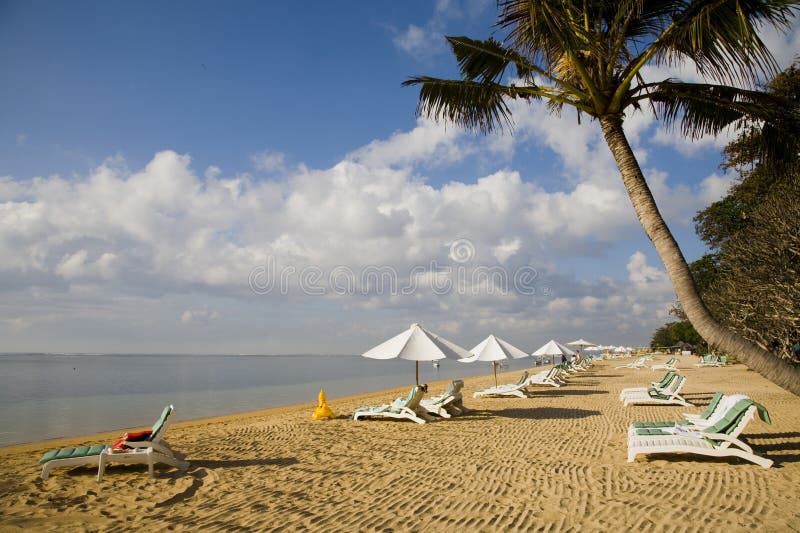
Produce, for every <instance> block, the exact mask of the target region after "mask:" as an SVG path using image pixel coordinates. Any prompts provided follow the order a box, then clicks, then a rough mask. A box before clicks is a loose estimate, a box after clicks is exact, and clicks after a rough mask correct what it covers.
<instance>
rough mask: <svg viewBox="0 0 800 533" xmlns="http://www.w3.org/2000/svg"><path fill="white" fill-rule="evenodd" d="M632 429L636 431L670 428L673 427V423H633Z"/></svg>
mask: <svg viewBox="0 0 800 533" xmlns="http://www.w3.org/2000/svg"><path fill="white" fill-rule="evenodd" d="M633 427H635V428H636V429H652V428H671V427H675V422H665V421H661V422H634V423H633Z"/></svg>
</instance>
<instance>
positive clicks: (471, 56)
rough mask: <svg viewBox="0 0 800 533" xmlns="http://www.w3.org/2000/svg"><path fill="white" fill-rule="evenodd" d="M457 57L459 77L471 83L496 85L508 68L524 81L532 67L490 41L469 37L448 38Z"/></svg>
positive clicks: (507, 49) (517, 55)
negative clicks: (513, 69) (512, 69)
mask: <svg viewBox="0 0 800 533" xmlns="http://www.w3.org/2000/svg"><path fill="white" fill-rule="evenodd" d="M447 42H448V43H450V47H451V48H452V50H453V54H454V55H455V56H456V61H458V66H459V68H460V69H461V76H462V77H463V78H464V79H465V80H470V81H480V82H484V81H488V82H499V81H500V79H501V78H502V76H503V73H504V72H505V70H506V68H508V67H509V65H512V64H513V65H514V66H515V67H516V73H517V76H518V77H519V78H523V79H527V78H529V77H530V75H531V73H532V72H533V71H534V70H535V68H536V67H535V66H533V65H531V64H530V63H528V61H527V60H526V59H525V58H524V57H522V56H521V55H520V54H518V53H516V52H515V51H514V50H512V49H510V48H506V47H504V46H503V45H502V44H500V43H499V42H497V41H495V40H494V39H492V38H489V39H487V40H485V41H479V40H475V39H470V38H469V37H463V36H462V37H447Z"/></svg>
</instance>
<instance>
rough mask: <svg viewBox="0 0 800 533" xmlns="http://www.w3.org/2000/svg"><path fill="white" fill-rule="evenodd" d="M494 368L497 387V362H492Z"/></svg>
mask: <svg viewBox="0 0 800 533" xmlns="http://www.w3.org/2000/svg"><path fill="white" fill-rule="evenodd" d="M492 368H493V369H494V386H495V387H497V361H492Z"/></svg>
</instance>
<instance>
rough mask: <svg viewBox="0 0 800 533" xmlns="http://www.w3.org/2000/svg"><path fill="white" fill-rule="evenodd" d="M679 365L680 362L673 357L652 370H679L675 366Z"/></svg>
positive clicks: (654, 366)
mask: <svg viewBox="0 0 800 533" xmlns="http://www.w3.org/2000/svg"><path fill="white" fill-rule="evenodd" d="M677 363H678V360H677V359H676V358H674V357H671V358H669V359H668V360H666V361H665V362H663V363H661V364H660V365H653V366H651V367H650V370H678V367H676V366H675V365H676V364H677Z"/></svg>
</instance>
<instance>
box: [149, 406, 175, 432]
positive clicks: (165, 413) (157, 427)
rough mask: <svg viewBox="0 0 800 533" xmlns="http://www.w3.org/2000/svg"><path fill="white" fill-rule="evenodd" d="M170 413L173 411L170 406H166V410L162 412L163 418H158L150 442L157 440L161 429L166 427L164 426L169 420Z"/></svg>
mask: <svg viewBox="0 0 800 533" xmlns="http://www.w3.org/2000/svg"><path fill="white" fill-rule="evenodd" d="M170 413H172V409H171V408H170V406H169V405H168V406H166V407H165V408H164V410H163V411H162V412H161V416H160V417H159V418H158V420H157V421H156V423H155V424H153V427H152V428H151V431H152V432H153V433H152V434H151V435H150V440H153V439H155V438H156V437H157V436H158V432H159V431H161V428H162V427H164V424H165V423H166V422H167V418H169V415H170Z"/></svg>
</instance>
